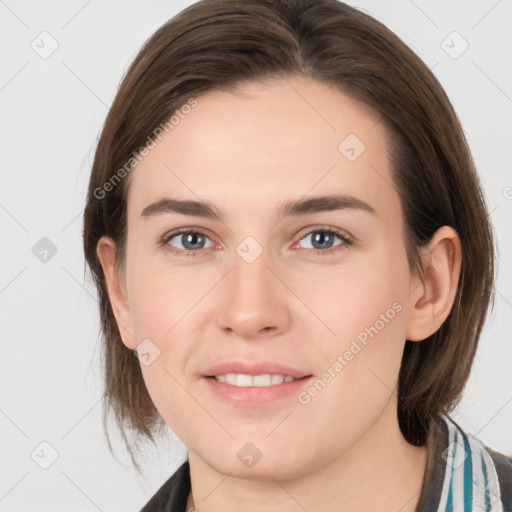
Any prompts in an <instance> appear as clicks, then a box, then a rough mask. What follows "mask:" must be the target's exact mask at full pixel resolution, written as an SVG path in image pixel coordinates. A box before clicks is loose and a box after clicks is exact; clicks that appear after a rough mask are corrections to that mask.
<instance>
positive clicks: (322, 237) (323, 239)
mask: <svg viewBox="0 0 512 512" xmlns="http://www.w3.org/2000/svg"><path fill="white" fill-rule="evenodd" d="M330 238H332V235H330V234H329V233H316V234H315V236H314V242H315V243H318V244H319V245H321V246H322V248H325V247H326V246H328V245H329V241H331V240H330Z"/></svg>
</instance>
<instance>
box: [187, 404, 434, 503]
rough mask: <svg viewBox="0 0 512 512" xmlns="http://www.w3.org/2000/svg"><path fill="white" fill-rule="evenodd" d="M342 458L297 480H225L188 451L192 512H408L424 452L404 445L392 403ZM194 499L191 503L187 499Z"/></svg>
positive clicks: (416, 495) (415, 493)
mask: <svg viewBox="0 0 512 512" xmlns="http://www.w3.org/2000/svg"><path fill="white" fill-rule="evenodd" d="M392 402H393V400H391V401H390V404H389V405H390V407H387V408H386V410H385V411H384V412H383V414H382V416H381V417H380V418H379V420H378V421H377V422H376V423H375V424H374V425H373V427H372V428H371V429H370V430H369V431H368V432H366V433H365V434H364V435H363V436H361V438H360V439H359V440H358V441H357V443H356V444H355V445H353V446H352V447H351V448H350V450H348V451H347V452H346V453H344V454H343V455H342V456H340V457H338V458H337V459H334V460H332V461H329V463H327V464H325V465H324V466H322V467H321V468H315V470H314V471H307V469H305V471H304V472H303V473H302V474H301V476H299V477H297V478H294V479H290V480H281V481H276V480H272V479H265V480H261V479H260V480H251V479H246V478H237V477H236V476H233V475H230V476H228V477H227V476H226V475H224V474H222V473H220V472H218V471H216V470H215V469H214V468H213V467H211V466H210V465H208V464H207V463H206V462H205V461H204V460H202V459H201V458H200V457H199V456H198V455H197V454H195V453H193V452H189V463H190V476H191V484H192V492H191V495H190V496H189V499H188V502H187V511H189V510H190V509H191V508H192V509H194V510H197V512H221V511H222V512H232V511H237V512H238V511H240V510H242V509H243V510H245V511H247V512H253V511H254V512H256V511H258V512H277V511H279V512H292V511H293V512H296V511H297V510H299V509H301V508H302V509H305V510H308V512H316V511H322V512H331V511H332V512H340V511H343V512H360V511H361V510H365V512H381V511H382V510H400V512H414V511H415V510H416V505H417V503H418V500H419V496H420V492H421V486H422V481H423V475H424V472H425V462H426V448H425V447H415V446H412V445H410V444H409V443H407V441H406V440H405V439H404V438H403V436H402V434H401V432H400V429H399V427H398V420H397V418H396V400H394V404H395V407H393V403H392ZM193 497H195V500H193Z"/></svg>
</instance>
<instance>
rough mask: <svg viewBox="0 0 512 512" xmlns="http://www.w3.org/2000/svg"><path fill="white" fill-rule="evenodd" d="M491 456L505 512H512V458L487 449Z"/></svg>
mask: <svg viewBox="0 0 512 512" xmlns="http://www.w3.org/2000/svg"><path fill="white" fill-rule="evenodd" d="M485 449H486V451H487V453H488V454H489V455H490V456H491V459H492V461H493V463H494V468H495V470H496V475H497V477H498V482H499V486H500V493H501V501H502V503H503V509H504V511H505V512H512V456H509V455H504V454H503V453H499V452H497V451H495V450H493V449H492V448H489V447H488V446H486V447H485Z"/></svg>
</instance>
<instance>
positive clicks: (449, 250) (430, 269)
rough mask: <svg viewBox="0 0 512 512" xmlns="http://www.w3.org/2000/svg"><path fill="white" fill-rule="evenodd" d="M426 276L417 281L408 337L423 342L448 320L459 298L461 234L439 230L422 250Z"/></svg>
mask: <svg viewBox="0 0 512 512" xmlns="http://www.w3.org/2000/svg"><path fill="white" fill-rule="evenodd" d="M421 259H422V262H423V269H424V273H423V275H422V276H418V277H417V278H416V279H415V280H414V281H413V289H412V291H411V292H410V303H411V305H412V306H411V308H410V310H409V318H408V324H407V332H406V338H407V339H408V340H410V341H421V340H424V339H425V338H428V337H429V336H430V335H431V334H434V333H435V332H436V331H437V330H438V329H439V328H440V327H441V324H442V323H443V322H444V321H445V320H446V318H447V317H448V315H449V313H450V311H451V309H452V306H453V301H454V299H455V294H456V292H457V286H458V283H459V276H460V268H461V264H462V247H461V243H460V238H459V235H458V234H457V232H456V231H455V230H454V229H453V228H451V227H449V226H443V227H441V228H439V229H438V230H437V231H436V232H435V233H434V236H433V237H432V239H431V240H430V242H429V243H428V244H427V245H426V246H425V247H424V248H423V249H422V252H421Z"/></svg>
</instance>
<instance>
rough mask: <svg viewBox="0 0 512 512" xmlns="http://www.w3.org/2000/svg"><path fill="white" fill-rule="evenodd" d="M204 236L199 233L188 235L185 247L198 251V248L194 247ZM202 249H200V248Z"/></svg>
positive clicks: (186, 235) (185, 238)
mask: <svg viewBox="0 0 512 512" xmlns="http://www.w3.org/2000/svg"><path fill="white" fill-rule="evenodd" d="M201 237H202V235H200V234H199V233H186V234H185V237H184V242H183V246H184V247H186V248H187V249H198V247H194V246H195V245H197V244H198V239H200V238H201ZM199 249H200V247H199Z"/></svg>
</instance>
